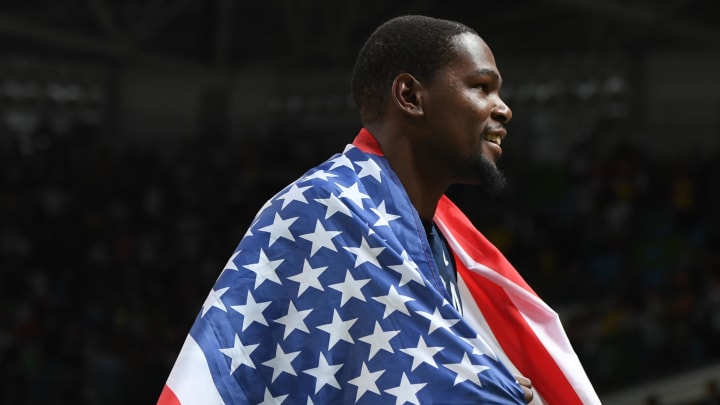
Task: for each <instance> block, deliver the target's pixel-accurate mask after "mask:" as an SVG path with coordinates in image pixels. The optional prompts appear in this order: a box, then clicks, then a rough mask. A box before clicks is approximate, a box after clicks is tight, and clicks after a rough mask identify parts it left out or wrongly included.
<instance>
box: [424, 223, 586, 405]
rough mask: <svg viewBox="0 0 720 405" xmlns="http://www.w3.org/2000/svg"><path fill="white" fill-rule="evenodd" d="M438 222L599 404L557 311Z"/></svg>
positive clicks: (573, 380) (463, 256) (572, 379)
mask: <svg viewBox="0 0 720 405" xmlns="http://www.w3.org/2000/svg"><path fill="white" fill-rule="evenodd" d="M436 220H437V218H436ZM437 224H438V226H439V228H440V229H441V230H442V231H443V235H445V238H446V239H447V241H448V244H449V245H450V246H451V247H452V249H453V251H455V253H456V254H457V255H458V257H460V260H462V262H463V263H464V264H465V266H466V267H467V268H468V269H469V270H472V271H474V272H475V273H478V274H479V275H481V276H482V277H485V278H487V279H489V280H490V281H492V282H494V283H496V284H497V285H499V286H500V287H502V288H503V289H504V290H505V292H507V294H508V296H509V297H510V299H511V301H512V302H513V304H514V305H515V307H517V308H518V309H519V310H520V314H521V315H522V316H523V318H524V319H525V321H526V322H527V323H528V325H529V326H530V328H531V329H532V330H533V333H535V335H536V336H537V337H538V338H539V339H540V341H541V342H543V345H544V346H545V348H546V349H547V350H548V352H549V353H550V356H552V358H553V359H555V362H556V363H557V365H558V367H559V368H560V370H561V371H562V372H563V374H564V375H565V378H567V380H568V382H569V383H570V385H571V386H572V387H573V389H574V390H575V391H576V392H577V394H578V396H579V397H580V399H581V400H582V401H583V403H584V404H588V405H590V404H600V398H598V396H597V394H596V393H595V389H594V388H593V387H592V384H590V380H589V379H588V378H587V375H586V374H585V370H584V369H583V367H582V365H581V364H580V360H579V359H578V357H577V355H576V354H575V351H574V350H573V348H572V346H571V345H570V341H569V340H568V339H567V336H566V335H565V330H564V329H563V327H562V324H561V322H560V317H559V316H558V314H557V313H556V312H555V311H553V309H552V308H550V307H549V306H548V305H547V304H546V303H545V302H544V301H542V300H541V299H540V298H539V297H538V296H536V295H535V294H532V293H530V292H529V291H527V290H525V289H524V288H522V287H520V286H519V285H517V284H515V283H513V282H512V281H511V280H509V279H506V278H505V277H503V276H502V275H501V274H499V273H497V272H496V271H494V270H492V269H490V268H489V267H487V266H485V265H483V264H481V263H478V262H476V261H475V260H474V259H473V258H472V257H470V255H469V254H468V253H467V252H466V251H465V249H463V247H462V246H461V245H460V243H458V241H457V240H456V239H455V238H454V236H453V235H452V233H451V232H450V230H449V229H448V228H447V227H446V226H445V224H444V223H443V222H442V221H439V220H437ZM468 293H469V292H468ZM483 323H484V325H482V324H480V325H479V326H484V327H487V322H484V318H483ZM496 343H497V342H496Z"/></svg>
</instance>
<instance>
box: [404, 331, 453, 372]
mask: <svg viewBox="0 0 720 405" xmlns="http://www.w3.org/2000/svg"><path fill="white" fill-rule="evenodd" d="M442 349H444V348H443V347H432V346H428V345H427V344H426V343H425V339H423V337H422V335H421V336H420V338H419V339H418V345H417V346H416V347H409V348H406V349H400V351H401V352H403V353H405V354H407V355H409V356H411V357H412V358H413V364H412V367H411V368H410V371H415V369H416V368H417V367H418V366H419V365H421V364H422V363H427V364H429V365H431V366H433V367H435V368H437V363H435V359H433V356H434V355H435V354H437V353H438V352H440V351H441V350H442Z"/></svg>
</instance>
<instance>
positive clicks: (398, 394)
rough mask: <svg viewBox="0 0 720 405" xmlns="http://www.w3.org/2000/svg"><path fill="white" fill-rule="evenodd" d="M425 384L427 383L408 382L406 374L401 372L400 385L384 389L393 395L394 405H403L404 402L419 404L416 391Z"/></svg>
mask: <svg viewBox="0 0 720 405" xmlns="http://www.w3.org/2000/svg"><path fill="white" fill-rule="evenodd" d="M426 385H427V383H422V384H410V380H408V378H407V375H406V374H405V373H403V375H402V379H401V380H400V385H398V386H397V387H395V388H389V389H386V390H385V392H387V393H388V394H390V395H393V396H394V397H395V405H404V404H405V403H406V402H410V403H411V404H415V405H420V402H419V401H418V397H417V393H418V392H419V391H420V390H421V389H423V388H424V387H425V386H426Z"/></svg>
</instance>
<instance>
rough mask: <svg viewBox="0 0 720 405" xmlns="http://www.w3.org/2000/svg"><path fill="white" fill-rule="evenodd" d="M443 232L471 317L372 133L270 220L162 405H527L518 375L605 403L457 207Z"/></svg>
mask: <svg viewBox="0 0 720 405" xmlns="http://www.w3.org/2000/svg"><path fill="white" fill-rule="evenodd" d="M436 221H437V222H438V225H439V227H440V229H441V230H442V232H443V234H444V235H445V236H446V238H447V239H448V242H449V244H450V246H451V248H452V250H453V252H454V253H455V255H456V262H457V264H458V271H459V275H460V279H461V280H460V284H461V287H462V293H463V294H465V297H464V300H465V301H468V300H475V301H473V302H470V305H469V309H466V313H469V314H470V316H462V315H461V314H459V313H458V311H457V310H456V309H455V308H454V307H453V306H452V305H451V304H450V303H449V301H450V295H449V294H448V292H447V291H446V290H445V287H444V284H443V281H442V279H441V277H440V275H439V273H438V269H437V267H436V264H435V262H434V259H433V257H432V254H431V250H430V247H429V245H428V240H427V237H426V234H425V230H424V227H423V225H422V223H421V221H420V218H419V217H418V215H417V212H416V211H415V209H414V208H413V206H412V204H411V203H410V200H409V198H408V196H407V194H406V193H405V191H404V189H403V187H402V185H401V184H400V181H399V180H398V179H397V177H396V176H395V174H394V172H392V170H391V169H390V167H389V165H388V163H387V161H386V160H385V159H384V158H383V157H382V154H381V153H380V151H379V148H378V147H377V144H376V143H375V141H374V138H373V137H372V135H371V134H370V133H369V132H367V131H366V130H361V132H360V134H359V135H358V137H357V138H356V141H355V142H354V144H353V145H348V147H347V148H346V149H345V151H344V152H343V153H342V154H338V155H335V156H334V157H332V158H331V159H329V160H328V161H326V162H325V163H323V164H321V165H319V166H318V167H316V168H314V169H312V170H310V171H308V172H307V173H306V174H305V175H304V176H302V177H301V178H299V179H298V180H297V181H295V182H293V183H292V184H290V185H289V186H288V187H286V188H285V189H283V190H281V191H280V192H279V193H278V194H277V195H276V196H274V197H273V198H271V199H270V200H269V201H268V202H267V203H266V205H265V206H264V207H262V208H261V209H260V211H259V213H258V215H257V216H256V217H255V219H254V220H253V222H252V224H251V226H250V228H249V229H248V231H247V233H246V234H245V236H244V237H243V238H242V240H241V241H240V243H239V245H238V247H237V249H236V250H235V252H234V253H233V254H232V256H231V257H230V259H229V260H228V262H227V264H226V265H225V268H224V269H223V271H222V273H221V274H220V276H219V277H218V279H217V281H216V283H215V285H214V286H213V288H212V289H211V291H210V293H209V294H208V297H207V299H206V300H205V302H204V304H203V305H202V308H201V310H200V311H199V313H198V315H197V318H196V319H195V322H194V324H193V326H192V328H191V330H190V332H189V334H188V336H187V338H186V340H185V343H184V344H183V347H182V349H181V351H180V354H179V356H178V358H177V360H176V362H175V365H174V366H173V369H172V370H171V372H170V376H169V377H168V380H167V383H166V385H165V388H164V389H163V391H162V393H161V395H160V398H159V400H158V404H159V405H170V404H173V405H174V404H182V405H193V404H245V403H249V404H279V403H286V404H329V403H332V404H336V403H343V404H346V403H347V404H354V403H357V404H365V403H373V404H374V403H378V401H379V403H394V404H398V405H399V404H405V403H411V404H463V403H467V404H478V403H503V404H522V403H524V400H523V394H522V389H521V387H520V386H519V384H518V383H517V381H515V378H514V377H513V375H512V374H513V373H514V372H517V371H518V370H519V371H520V373H524V374H526V375H529V376H530V377H531V378H532V380H533V382H534V384H535V386H536V387H537V388H538V390H540V393H541V395H542V397H543V398H545V399H546V401H547V403H562V404H575V403H577V404H581V403H585V404H595V403H599V401H597V397H594V393H593V392H592V387H591V386H590V385H589V383H588V382H587V379H586V378H585V374H584V372H583V371H582V368H581V367H580V365H579V362H578V361H577V358H576V357H575V355H574V353H573V352H572V348H571V347H570V345H569V343H568V342H567V339H566V338H565V334H564V332H562V327H561V326H560V325H559V322H558V321H557V316H556V315H555V314H554V312H552V311H551V310H550V309H549V308H547V306H546V305H544V303H543V302H542V301H541V300H540V299H539V298H537V296H536V295H535V294H534V293H533V292H532V290H531V289H530V288H529V287H527V285H526V284H525V283H524V282H523V281H522V279H521V278H520V276H519V275H517V272H516V271H515V270H514V269H513V268H512V266H510V265H509V263H507V262H506V261H504V258H502V255H501V254H500V253H499V252H497V251H496V250H495V249H494V247H492V245H491V244H489V243H488V242H487V241H486V240H485V239H484V238H482V235H480V234H479V233H478V232H477V231H476V230H475V229H474V228H473V227H472V225H470V224H469V221H467V219H466V218H465V217H464V216H463V215H462V213H460V211H459V210H457V208H455V207H454V205H452V203H451V202H450V201H449V200H447V199H445V198H444V199H443V200H442V201H441V204H440V206H439V208H438V214H437V217H436ZM458 232H461V233H462V234H459V233H458ZM495 266H500V267H498V268H496V267H495ZM465 301H464V302H463V307H464V308H467V307H468V303H466V302H465ZM475 302H477V304H475ZM486 308H487V309H486ZM507 311H510V312H512V313H511V314H509V313H506V312H507ZM527 311H529V312H527ZM505 318H509V319H505ZM506 328H518V331H517V334H516V335H513V333H514V332H513V330H511V329H506ZM546 339H548V340H547V341H546ZM506 340H509V342H506ZM526 342H527V347H526V346H525V344H526ZM547 370H550V371H549V377H548V378H547V381H545V380H543V382H542V383H540V384H539V383H538V378H541V379H542V378H543V376H544V375H545V373H547V372H548V371H547ZM536 371H537V372H538V375H537V377H536V376H535V375H534V374H531V373H535V372H536ZM572 372H579V373H580V377H577V376H576V377H568V375H567V373H572ZM559 376H562V377H564V378H565V379H564V380H563V381H562V382H561V383H560V384H558V385H557V386H556V385H555V382H554V381H553V380H552V379H554V378H558V377H559ZM578 387H580V389H579V390H578ZM556 389H557V390H558V391H557V393H555V390H556ZM566 398H567V400H566Z"/></svg>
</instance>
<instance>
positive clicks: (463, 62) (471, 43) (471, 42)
mask: <svg viewBox="0 0 720 405" xmlns="http://www.w3.org/2000/svg"><path fill="white" fill-rule="evenodd" d="M454 43H455V47H456V51H457V55H456V56H455V57H454V58H453V59H452V60H451V61H450V63H448V65H447V66H446V69H448V70H450V71H451V72H452V73H454V74H457V75H463V74H470V73H471V72H488V71H492V72H495V74H497V75H498V76H499V72H498V69H497V66H496V64H495V57H494V56H493V53H492V51H491V50H490V47H489V46H488V45H487V44H486V43H485V41H483V40H482V38H480V37H479V36H477V35H475V34H472V33H464V34H460V35H458V36H456V37H455V39H454Z"/></svg>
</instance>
